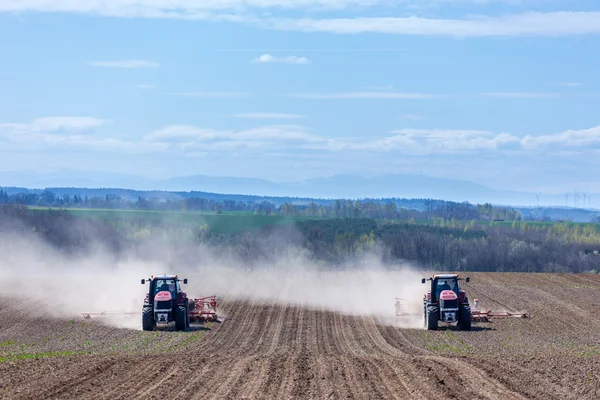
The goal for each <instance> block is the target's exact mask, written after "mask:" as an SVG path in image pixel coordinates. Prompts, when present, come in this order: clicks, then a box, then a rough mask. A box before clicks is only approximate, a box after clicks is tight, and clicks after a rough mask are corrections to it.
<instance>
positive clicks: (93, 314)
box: [81, 311, 140, 319]
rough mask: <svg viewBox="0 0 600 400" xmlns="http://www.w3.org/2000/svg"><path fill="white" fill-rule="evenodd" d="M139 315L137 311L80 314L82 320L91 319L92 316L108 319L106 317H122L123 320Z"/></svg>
mask: <svg viewBox="0 0 600 400" xmlns="http://www.w3.org/2000/svg"><path fill="white" fill-rule="evenodd" d="M139 314H140V313H139V312H137V311H101V312H95V313H90V312H83V313H81V315H82V316H83V318H84V319H91V318H92V316H94V317H108V316H112V315H122V316H124V317H125V318H130V317H133V316H134V315H139Z"/></svg>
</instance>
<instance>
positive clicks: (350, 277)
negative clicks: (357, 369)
mask: <svg viewBox="0 0 600 400" xmlns="http://www.w3.org/2000/svg"><path fill="white" fill-rule="evenodd" d="M0 239H1V240H0V251H1V252H2V253H1V254H3V255H4V256H3V257H2V258H0V282H1V283H0V285H1V286H0V296H2V297H7V298H14V299H15V300H19V301H25V302H26V303H28V304H29V306H30V308H31V310H32V312H34V313H46V315H49V316H52V317H60V318H75V317H79V318H81V317H82V316H81V313H99V312H103V311H106V312H112V311H115V312H119V311H125V312H132V311H133V312H136V313H137V312H140V311H141V308H142V303H143V299H144V296H145V293H146V290H147V287H148V286H147V284H146V285H142V284H141V283H140V279H141V278H148V277H149V276H150V275H152V274H161V273H177V274H179V276H180V277H181V278H188V279H189V284H188V285H187V286H183V287H184V290H186V291H187V293H188V296H189V297H191V298H193V297H203V296H209V295H213V294H214V295H217V296H219V297H221V298H222V297H230V298H241V299H247V300H249V301H260V302H276V303H279V304H287V305H299V306H304V307H311V308H318V309H325V310H330V311H336V312H341V313H345V314H351V315H362V316H372V317H374V318H377V320H378V321H379V322H381V323H386V324H393V325H398V326H403V327H414V328H420V327H421V326H422V323H421V321H422V318H421V317H416V318H410V319H407V318H402V319H396V318H394V315H395V306H394V301H395V297H402V298H404V299H407V300H408V301H409V302H412V303H414V304H417V305H418V304H420V302H421V299H422V293H423V290H424V288H423V285H422V284H421V282H420V279H421V277H422V274H420V273H419V272H418V271H417V270H415V269H414V268H412V267H411V266H410V265H399V266H398V265H396V266H393V267H391V266H386V265H384V264H383V263H382V262H381V256H380V255H378V254H376V253H369V254H367V255H364V256H363V257H361V258H359V259H355V260H353V261H352V262H351V263H347V265H344V266H342V267H341V268H337V269H335V270H333V269H327V268H324V267H323V266H320V265H317V264H315V263H313V262H310V261H309V260H307V259H306V257H305V256H304V254H303V253H302V252H301V251H293V250H290V251H287V252H286V256H285V257H283V258H280V259H278V260H277V261H276V262H275V263H271V264H269V265H261V266H256V267H254V268H253V269H243V268H241V266H240V261H239V260H236V258H235V256H234V255H233V254H231V253H227V252H224V251H219V250H218V249H215V248H211V247H207V246H202V245H197V244H196V245H193V246H192V245H191V244H189V243H187V244H180V245H179V248H174V247H173V246H175V245H174V244H173V243H174V242H175V241H174V240H173V238H170V239H169V241H161V240H156V239H152V240H149V241H148V242H147V243H144V247H146V248H152V250H153V251H152V254H153V256H152V258H151V259H148V258H147V257H146V258H144V257H141V256H140V255H139V254H137V253H134V252H130V253H125V254H124V255H121V256H119V257H115V255H114V254H112V253H111V251H110V250H109V249H107V248H104V247H102V246H101V245H97V246H96V247H95V248H94V249H93V250H92V251H90V252H88V253H87V254H85V255H78V256H67V255H65V254H63V253H61V252H59V251H57V250H56V249H54V248H53V247H52V246H49V245H48V244H47V243H45V242H44V241H42V240H40V239H38V238H36V237H34V236H22V235H19V236H17V235H9V234H3V235H1V237H0ZM177 254H185V259H186V260H185V262H182V261H181V258H178V257H176V256H175V255H177ZM218 311H219V315H221V316H226V314H227V310H226V309H223V308H221V309H219V310H218ZM108 322H109V323H112V324H115V325H117V326H119V327H126V328H131V329H141V318H140V316H139V314H134V316H133V317H132V318H130V319H126V318H113V319H109V320H108Z"/></svg>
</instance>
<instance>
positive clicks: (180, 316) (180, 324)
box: [175, 306, 187, 331]
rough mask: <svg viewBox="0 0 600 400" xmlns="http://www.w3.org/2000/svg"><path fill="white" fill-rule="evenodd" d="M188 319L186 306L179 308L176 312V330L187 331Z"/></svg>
mask: <svg viewBox="0 0 600 400" xmlns="http://www.w3.org/2000/svg"><path fill="white" fill-rule="evenodd" d="M186 317H187V312H186V310H185V307H184V306H179V307H177V309H176V310H175V329H177V330H178V331H185V328H186V323H185V319H186Z"/></svg>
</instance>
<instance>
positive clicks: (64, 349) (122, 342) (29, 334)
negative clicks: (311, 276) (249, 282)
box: [0, 274, 600, 399]
mask: <svg viewBox="0 0 600 400" xmlns="http://www.w3.org/2000/svg"><path fill="white" fill-rule="evenodd" d="M470 276H471V277H472V279H473V281H472V282H471V283H470V284H464V286H463V287H464V288H465V289H466V290H467V293H468V295H469V297H470V299H471V301H472V300H473V299H474V298H478V299H479V301H480V304H481V305H482V306H483V307H484V308H485V307H489V308H494V309H499V308H504V309H508V310H513V311H517V310H525V309H526V310H527V311H529V312H531V314H532V318H531V319H529V320H527V319H503V320H493V321H492V322H490V323H478V324H475V325H474V328H473V330H471V331H468V332H462V331H458V330H456V329H455V328H442V329H440V330H439V331H435V332H429V331H425V330H422V329H406V328H399V327H398V326H395V325H394V322H393V320H394V318H393V313H394V308H393V299H390V318H389V319H386V318H381V316H372V315H345V314H342V313H338V312H336V311H334V310H326V309H320V308H319V307H314V306H313V307H306V306H302V305H296V304H277V303H271V302H266V301H263V302H261V301H250V300H248V299H241V298H234V297H225V298H223V299H221V302H220V309H221V310H223V313H224V315H226V317H225V319H224V320H223V321H222V322H220V323H207V324H205V325H200V326H192V328H191V329H190V331H188V332H176V331H172V330H171V331H168V330H167V331H162V330H161V331H155V332H143V331H140V330H138V329H126V328H117V327H113V326H110V325H106V324H103V323H101V322H100V321H96V320H94V321H89V320H83V319H81V318H74V319H72V320H70V319H67V320H63V319H57V318H46V317H44V315H43V313H42V312H38V313H35V312H33V313H30V312H29V311H28V310H29V309H30V308H29V307H30V305H28V304H24V303H20V302H17V301H14V300H9V299H3V300H0V361H1V362H0V396H2V398H7V399H78V398H83V399H88V398H89V399H91V398H94V399H153V398H155V399H166V398H181V399H188V398H189V399H210V398H219V399H229V398H231V399H234V398H264V399H287V398H315V399H342V398H343V399H349V398H351V399H363V398H364V399H432V398H463V399H485V398H490V399H496V398H497V399H500V398H501V399H507V398H508V399H522V398H535V399H582V398H583V399H595V398H600V312H599V311H600V279H599V277H597V276H587V275H586V276H584V275H558V274H535V275H533V274H471V275H470ZM132 322H133V325H134V326H137V325H138V323H137V322H138V321H137V318H136V320H135V321H132Z"/></svg>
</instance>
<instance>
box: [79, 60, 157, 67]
mask: <svg viewBox="0 0 600 400" xmlns="http://www.w3.org/2000/svg"><path fill="white" fill-rule="evenodd" d="M88 64H89V65H91V66H93V67H104V68H128V69H133V68H158V63H155V62H153V61H147V60H121V61H90V62H89V63H88Z"/></svg>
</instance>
